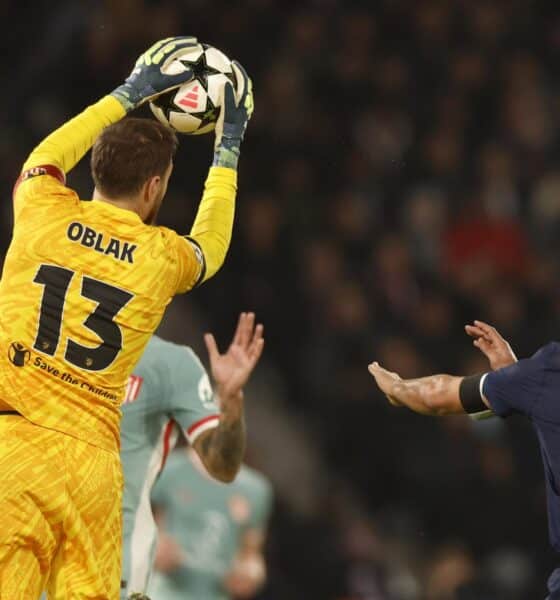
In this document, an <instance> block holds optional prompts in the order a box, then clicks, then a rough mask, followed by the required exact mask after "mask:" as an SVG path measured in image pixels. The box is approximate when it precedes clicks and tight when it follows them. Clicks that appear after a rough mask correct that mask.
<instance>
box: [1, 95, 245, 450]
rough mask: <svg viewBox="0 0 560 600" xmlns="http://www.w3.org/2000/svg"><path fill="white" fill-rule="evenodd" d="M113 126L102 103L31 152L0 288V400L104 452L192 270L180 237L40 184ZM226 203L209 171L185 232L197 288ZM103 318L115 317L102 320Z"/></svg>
mask: <svg viewBox="0 0 560 600" xmlns="http://www.w3.org/2000/svg"><path fill="white" fill-rule="evenodd" d="M123 115H124V110H123V109H122V107H121V105H120V104H119V102H118V101H117V100H115V99H114V98H112V97H106V98H104V99H102V100H101V101H99V102H98V103H97V104H95V105H93V106H91V107H89V108H87V109H86V110H85V111H84V112H83V113H82V114H80V115H78V116H77V117H75V118H74V119H72V120H71V121H69V122H68V123H66V124H65V125H63V126H62V127H61V128H60V129H59V130H57V131H55V132H54V133H52V134H51V135H49V136H48V137H47V138H46V139H45V140H44V141H43V142H42V143H41V144H39V146H38V147H37V148H36V149H35V150H34V151H33V153H32V154H31V156H30V158H29V160H28V161H27V162H26V163H25V166H24V168H25V169H34V171H33V172H31V173H30V174H29V173H28V174H24V176H23V180H22V181H21V182H20V184H19V185H18V186H17V188H16V190H15V193H14V214H15V224H14V232H13V239H12V243H11V245H10V248H9V250H8V253H7V255H6V259H5V263H4V271H3V274H2V279H1V280H0V399H1V400H3V401H4V402H5V403H7V404H8V405H9V406H11V407H12V408H13V409H15V410H17V411H19V412H20V413H21V414H23V415H24V416H25V417H26V418H27V419H29V420H30V421H32V422H34V423H36V424H38V425H42V426H44V427H49V428H52V429H56V430H58V431H61V432H62V433H66V434H69V435H72V436H74V437H77V438H79V439H83V440H86V441H88V442H89V443H91V444H95V445H97V446H99V447H101V448H105V449H109V450H111V449H112V450H114V449H115V448H117V447H118V443H119V422H120V408H119V406H120V402H121V399H122V395H123V391H124V388H125V385H126V382H127V379H128V376H129V375H130V373H131V372H132V369H133V368H134V366H135V365H136V363H137V362H138V360H139V359H140V356H141V355H142V353H143V351H144V347H145V345H146V343H147V342H148V339H149V338H150V336H151V335H152V334H153V332H154V331H155V329H156V328H157V326H158V325H159V323H160V321H161V318H162V316H163V313H164V311H165V308H166V306H167V305H168V304H169V302H170V301H171V299H172V297H173V296H174V295H175V294H177V293H181V292H186V291H188V290H190V289H192V288H193V287H194V285H195V284H196V283H197V282H198V281H199V279H200V278H201V276H202V271H203V258H202V257H201V256H200V253H199V252H197V249H196V248H195V246H194V245H193V244H192V243H190V242H189V241H187V239H186V238H185V237H183V236H180V235H178V234H177V233H175V232H174V231H172V230H170V229H167V228H165V227H153V226H148V225H145V224H144V223H143V222H142V221H141V219H140V218H139V216H138V215H137V214H136V213H134V212H132V211H129V210H124V209H121V208H118V207H115V206H114V205H111V204H109V203H106V202H100V201H93V202H81V201H80V199H79V198H78V196H77V194H76V193H75V192H74V191H73V190H71V189H70V188H68V187H66V186H65V185H63V184H62V183H61V182H60V181H59V180H58V179H57V178H56V177H54V176H51V175H49V174H44V173H42V169H41V168H40V167H41V166H45V165H54V166H55V167H56V168H57V169H60V170H62V171H64V172H66V171H68V170H69V169H71V168H72V167H73V166H74V164H75V163H76V161H77V160H79V159H80V158H81V157H82V156H83V154H84V153H85V152H86V151H87V150H88V148H89V146H91V144H92V143H93V142H94V141H95V138H96V137H97V135H99V133H100V132H101V131H102V129H103V128H104V127H105V126H106V125H108V124H109V123H111V122H113V121H116V120H118V119H119V118H120V117H122V116H123ZM235 193H236V173H235V171H233V170H231V169H225V168H219V167H213V168H211V169H210V172H209V175H208V179H207V182H206V187H205V191H204V195H203V199H202V201H201V204H200V207H199V211H198V214H197V217H196V220H195V223H194V226H193V228H192V231H191V236H192V238H193V239H194V240H195V241H196V242H197V243H198V244H199V246H200V248H201V249H202V253H203V255H204V257H205V259H206V273H205V276H204V279H208V278H209V277H211V276H212V275H213V274H214V273H215V272H216V271H217V270H218V269H219V267H220V266H221V264H222V263H223V261H224V258H225V255H226V252H227V249H228V246H229V243H230V240H231V230H232V224H233V216H234V207H235ZM126 249H128V252H126ZM132 249H133V250H132ZM45 278H46V279H45ZM53 278H54V279H53ZM61 278H62V280H64V281H62V283H61V281H60V280H61ZM47 283H48V284H49V285H47ZM88 286H89V288H92V287H93V288H94V290H93V291H94V294H93V295H92V293H91V289H89V288H88ZM88 289H89V291H88ZM123 294H125V295H126V294H128V295H129V296H130V298H129V300H128V301H127V302H126V303H124V304H122V306H120V307H119V306H116V305H115V303H114V302H115V295H117V296H122V295H123ZM99 295H101V297H102V298H103V299H104V302H101V303H100V302H99V297H98V296H99ZM47 300H48V302H47ZM49 302H50V303H49ZM121 303H122V302H121ZM111 308H112V310H113V313H115V308H116V313H115V314H109V315H108V313H107V311H108V310H110V309H111ZM57 318H58V321H57ZM92 321H93V323H92ZM100 321H101V324H100ZM96 323H97V324H96ZM100 325H101V329H100ZM107 328H108V334H107ZM45 331H46V332H47V336H46V338H45V336H41V335H40V334H41V333H44V332H45ZM103 332H105V333H103ZM43 338H44V339H43ZM76 347H79V348H80V349H81V350H80V351H79V352H78V354H79V356H78V357H77V358H78V360H77V361H76V356H75V354H76V352H75V351H74V355H73V350H72V348H76ZM104 352H105V353H109V354H111V353H112V355H114V356H113V358H112V360H111V361H110V362H109V363H107V361H105V363H103V362H101V363H99V361H98V358H99V355H100V354H103V353H104ZM99 364H101V368H100V367H99Z"/></svg>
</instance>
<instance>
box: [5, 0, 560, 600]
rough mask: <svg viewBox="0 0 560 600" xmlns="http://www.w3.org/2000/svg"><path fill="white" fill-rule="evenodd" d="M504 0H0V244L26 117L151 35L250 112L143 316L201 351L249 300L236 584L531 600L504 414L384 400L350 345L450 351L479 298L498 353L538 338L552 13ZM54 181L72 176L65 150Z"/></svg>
mask: <svg viewBox="0 0 560 600" xmlns="http://www.w3.org/2000/svg"><path fill="white" fill-rule="evenodd" d="M554 4H555V3H545V2H542V3H539V2H537V1H530V0H526V1H523V0H495V1H493V0H456V1H445V0H442V1H437V0H436V1H431V0H427V1H412V0H410V1H407V0H376V1H375V2H371V1H370V2H366V1H364V2H361V3H359V2H350V1H343V0H316V1H315V2H310V1H300V2H289V1H284V2H275V1H273V0H246V1H244V2H239V3H237V2H233V3H231V2H218V1H204V0H186V1H181V2H179V1H178V0H177V1H172V0H168V1H165V0H161V1H158V2H155V1H154V2H149V1H142V0H118V1H117V0H114V1H105V2H103V1H87V0H82V1H80V2H74V1H73V0H67V1H64V0H58V1H54V2H53V1H52V0H51V1H49V2H47V1H46V0H34V2H33V3H29V2H2V3H0V18H1V20H2V23H3V25H4V26H3V32H2V42H1V44H2V46H4V47H3V49H2V57H3V58H2V61H1V62H0V76H1V81H2V98H1V100H0V109H1V110H0V119H1V121H2V124H1V131H2V135H1V137H0V191H1V195H2V198H3V199H4V201H3V203H2V205H1V207H0V251H1V252H4V251H5V249H6V248H7V245H8V243H9V240H10V228H11V206H10V191H11V186H12V184H13V181H14V180H15V178H16V176H17V174H18V170H19V168H20V166H21V164H22V162H23V160H24V158H25V156H26V154H27V153H28V152H29V151H30V150H31V149H32V147H33V145H34V144H35V143H37V142H38V141H39V140H40V139H41V138H42V137H43V136H44V135H45V134H47V133H48V132H49V131H50V130H52V129H53V128H54V127H55V126H57V125H59V124H61V123H62V122H63V121H64V120H66V119H67V118H69V117H70V116H72V115H73V114H74V113H76V112H78V111H79V110H81V109H82V108H83V107H85V106H86V105H87V104H89V103H91V102H93V101H94V100H96V99H97V98H98V97H100V96H102V95H103V94H105V93H107V92H109V91H110V90H112V89H113V88H114V87H115V86H116V85H118V84H119V83H120V81H121V80H122V79H123V78H124V76H125V75H127V74H128V72H129V71H130V69H131V66H132V63H133V60H134V58H135V57H136V56H137V55H138V54H139V53H140V52H141V51H142V50H143V49H144V48H145V47H147V46H148V45H149V44H151V43H152V42H153V41H154V40H155V39H158V38H161V37H164V36H166V35H174V34H178V33H181V34H184V33H186V34H195V35H197V36H198V37H199V39H201V40H203V41H206V42H209V43H212V44H214V45H216V46H218V47H219V48H220V49H222V50H224V51H225V52H226V53H227V54H229V55H230V56H231V57H234V58H237V59H239V60H240V61H241V62H242V63H243V64H244V65H245V66H246V67H247V69H248V71H249V72H250V74H251V75H252V76H253V79H254V86H255V96H256V112H255V116H254V119H253V121H252V122H251V124H250V127H249V132H248V135H247V140H246V143H245V144H244V147H243V149H242V157H241V163H240V193H239V203H238V206H239V209H238V216H237V222H236V227H235V233H234V238H233V245H232V248H231V251H230V254H229V257H228V260H227V262H226V265H225V267H224V268H223V269H222V271H221V272H220V273H219V275H218V276H217V277H216V278H215V279H214V280H213V281H211V282H210V283H209V284H207V285H206V286H204V287H203V288H202V289H200V290H198V291H196V292H195V293H193V294H191V295H189V296H186V297H184V298H178V299H177V300H176V301H175V302H174V303H173V305H172V307H171V309H170V311H169V313H168V316H167V317H166V319H165V321H164V324H163V326H162V329H161V333H162V335H164V336H165V337H168V338H171V339H173V340H176V341H180V342H184V343H189V344H191V345H193V346H194V347H195V348H196V349H197V350H199V351H200V352H202V346H201V343H200V342H201V333H202V332H203V331H204V330H206V329H211V330H214V331H215V332H216V333H217V334H218V336H219V338H220V339H221V340H222V341H223V342H225V341H226V340H227V338H228V336H229V334H230V332H231V331H232V328H233V325H234V320H235V317H236V315H237V313H238V312H239V311H240V310H242V309H251V310H255V311H256V312H257V314H258V316H259V318H260V319H261V320H262V321H263V322H264V323H265V326H266V338H267V348H266V352H265V358H264V360H263V363H262V365H261V366H260V367H259V369H258V374H257V376H256V377H255V381H254V382H253V384H252V386H251V389H250V393H249V395H248V403H247V404H248V411H249V437H250V449H249V462H250V463H251V464H253V465H254V466H256V467H257V468H259V469H261V470H262V471H263V472H265V473H266V474H267V475H268V476H269V477H270V478H271V480H272V481H273V483H274V485H275V488H276V494H277V499H276V508H275V514H274V518H273V520H272V523H271V531H270V540H269V544H268V549H267V555H268V561H269V569H270V579H269V585H268V586H267V589H266V590H264V592H263V593H262V594H261V596H259V598H261V599H270V600H276V599H279V600H280V599H282V600H287V599H289V600H409V599H410V600H412V599H422V600H424V599H425V600H446V599H448V598H453V597H454V593H455V591H454V590H456V589H458V587H459V586H460V585H461V584H464V585H463V592H462V594H464V595H461V596H458V597H461V598H473V599H476V600H484V599H486V598H488V599H495V598H504V599H507V600H516V599H519V600H521V599H523V600H529V599H531V600H533V599H535V598H541V597H543V596H544V582H545V578H546V575H547V572H548V571H549V570H550V568H551V567H552V566H553V565H554V563H555V560H556V559H555V557H554V556H553V554H552V552H551V551H550V550H549V549H548V544H547V537H546V513H545V504H544V502H545V500H544V490H543V485H542V467H541V464H540V460H539V456H538V450H537V444H536V442H535V439H534V438H533V434H532V431H531V429H530V426H529V425H528V424H527V423H524V422H522V421H521V420H520V419H511V420H510V422H507V423H502V422H501V421H496V422H494V421H487V422H485V423H481V424H472V423H471V422H470V421H469V420H468V419H466V418H448V419H442V420H435V419H427V418H422V417H418V416H415V415H412V414H410V413H408V412H407V411H401V410H396V409H393V408H390V407H388V406H387V404H386V402H385V401H384V400H383V398H382V397H380V395H379V394H378V392H377V391H376V388H375V386H374V383H373V381H372V380H371V378H370V376H369V375H368V373H367V371H366V365H367V364H368V362H369V361H370V360H371V359H374V358H375V359H378V360H379V361H380V362H381V363H382V364H384V365H385V366H388V367H390V368H393V369H395V370H397V371H398V372H399V373H400V374H402V375H404V376H416V375H422V374H427V373H430V372H434V371H450V372H452V373H473V372H477V371H481V370H483V369H485V364H484V361H483V360H481V357H480V356H478V355H477V353H476V352H475V350H474V349H473V348H472V346H471V344H470V341H469V340H468V339H467V337H466V336H465V334H464V332H463V325H464V323H466V322H468V321H471V320H472V319H474V318H482V319H485V320H487V321H489V322H491V323H494V324H495V325H496V326H497V327H498V328H499V329H500V330H501V331H502V332H503V334H504V335H505V336H507V337H508V338H509V339H510V340H511V342H512V345H513V346H514V348H515V349H516V350H517V351H518V354H519V355H526V354H528V353H531V352H532V351H533V350H534V349H536V348H537V347H538V346H539V345H540V344H542V343H544V342H545V341H548V340H549V339H551V338H554V337H555V336H556V331H557V327H558V307H559V302H560V290H559V287H558V281H559V280H558V270H559V266H560V263H559V259H558V250H559V245H560V242H559V239H560V238H559V236H558V232H559V222H560V160H559V159H560V154H559V150H560V145H559V141H560V138H559V107H560V103H559V88H558V80H557V78H554V77H553V75H554V73H557V64H558V60H559V59H560V18H559V15H558V11H557V9H556V10H555V11H554V12H553V10H554V9H553V5H554ZM211 148H212V136H206V137H205V138H204V137H203V138H196V139H191V138H188V139H183V140H182V147H181V149H180V153H179V155H178V157H177V160H176V167H175V172H174V175H173V178H172V182H171V185H170V189H169V193H168V198H167V201H166V203H165V206H164V209H163V211H162V214H161V223H162V224H165V225H168V226H171V227H174V228H177V229H178V230H181V231H186V230H188V228H189V226H190V224H191V222H192V218H193V215H194V210H195V207H196V203H197V200H198V198H199V195H200V191H201V188H202V183H203V180H204V177H205V175H206V170H207V167H208V165H209V164H210V160H211ZM69 183H70V185H71V186H73V187H76V188H77V189H78V190H79V191H80V193H81V195H82V197H85V198H87V197H89V196H90V192H91V184H90V181H89V175H88V167H87V161H84V162H83V163H82V165H81V166H80V167H78V168H77V169H76V170H75V171H74V172H72V174H71V176H70V178H69Z"/></svg>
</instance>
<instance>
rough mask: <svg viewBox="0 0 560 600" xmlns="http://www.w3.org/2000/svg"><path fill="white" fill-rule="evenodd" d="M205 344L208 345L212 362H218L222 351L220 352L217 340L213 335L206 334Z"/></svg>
mask: <svg viewBox="0 0 560 600" xmlns="http://www.w3.org/2000/svg"><path fill="white" fill-rule="evenodd" d="M204 343H205V344H206V349H207V350H208V356H209V357H210V361H213V360H216V359H217V358H218V357H219V356H220V351H219V350H218V345H217V344H216V340H215V338H214V336H213V335H212V334H211V333H205V334H204Z"/></svg>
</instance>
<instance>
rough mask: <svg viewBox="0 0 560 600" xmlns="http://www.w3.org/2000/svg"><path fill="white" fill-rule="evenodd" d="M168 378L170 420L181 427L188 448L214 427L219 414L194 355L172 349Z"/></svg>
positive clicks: (205, 378) (203, 370) (191, 352)
mask: <svg viewBox="0 0 560 600" xmlns="http://www.w3.org/2000/svg"><path fill="white" fill-rule="evenodd" d="M169 367H170V368H172V369H173V372H172V373H171V374H170V375H171V376H170V378H169V402H170V412H171V416H172V417H173V419H174V420H175V421H176V422H177V423H178V424H179V425H180V426H181V428H182V429H183V431H184V433H185V435H186V437H187V439H188V441H189V443H190V444H193V443H194V442H195V440H196V438H198V436H199V435H200V434H201V433H203V432H204V431H208V430H209V429H212V428H214V427H217V426H218V424H219V422H220V411H219V409H218V406H217V404H216V402H215V399H214V392H213V390H212V385H211V383H210V378H209V377H208V373H207V372H206V369H205V368H204V367H203V366H202V363H201V362H200V360H199V359H198V357H197V356H196V354H195V353H194V352H193V351H192V350H191V349H190V348H187V347H185V346H175V347H174V351H173V360H172V361H169Z"/></svg>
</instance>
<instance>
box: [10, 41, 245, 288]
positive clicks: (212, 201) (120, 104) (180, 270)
mask: <svg viewBox="0 0 560 600" xmlns="http://www.w3.org/2000/svg"><path fill="white" fill-rule="evenodd" d="M195 44H197V40H196V38H194V37H175V38H167V39H165V40H160V41H159V42H157V43H156V44H154V45H153V46H152V47H151V48H150V49H149V50H147V51H146V52H145V53H144V54H142V55H141V56H140V58H139V59H138V60H137V62H136V64H135V67H134V69H133V71H132V73H131V74H130V76H129V77H128V78H127V79H126V80H125V82H124V83H123V84H122V85H120V86H119V87H117V88H116V89H115V90H114V91H113V92H112V93H111V94H109V95H107V96H105V97H104V98H102V99H101V100H99V101H98V102H97V103H96V104H94V105H92V106H90V107H88V108H86V109H85V110H84V111H83V112H82V113H80V114H79V115H78V116H76V117H74V118H73V119H71V120H70V121H68V122H67V123H65V124H64V125H63V126H62V127H60V128H59V129H57V130H56V131H54V132H53V133H52V134H50V135H49V136H48V137H47V138H46V139H45V140H43V141H42V142H41V143H40V144H39V145H38V146H37V148H35V150H34V151H33V152H32V153H31V155H30V156H29V158H28V159H27V161H26V162H25V164H24V167H23V170H22V173H21V175H20V177H19V179H18V181H17V183H16V187H15V191H14V212H15V219H16V221H17V220H18V219H19V216H20V214H21V211H22V209H23V208H24V207H25V206H31V205H32V204H33V205H36V204H40V205H42V206H43V207H44V208H47V207H48V206H49V205H52V204H53V203H56V204H60V203H61V202H67V203H68V202H70V201H74V202H77V201H78V197H77V195H76V194H75V193H74V192H73V191H72V190H70V189H69V188H67V187H65V180H66V173H68V171H70V170H71V169H72V168H73V167H74V166H75V165H76V163H77V162H78V161H79V160H80V159H81V158H82V157H83V156H84V154H85V153H86V152H87V151H88V150H89V149H90V148H93V150H92V159H91V171H92V177H93V180H94V182H95V190H94V194H93V200H97V201H101V202H105V203H109V204H113V205H114V206H116V207H118V208H122V209H126V210H130V211H132V212H135V213H136V214H138V216H139V217H140V219H141V220H142V221H143V222H144V223H146V224H149V225H152V224H154V223H155V219H156V217H157V214H158V211H159V208H160V206H161V203H162V201H163V197H164V195H165V193H166V190H167V184H168V181H169V177H170V175H171V172H172V169H173V157H174V154H175V150H176V147H177V138H176V135H175V133H174V132H173V131H172V130H170V129H168V128H166V127H164V126H163V125H161V124H160V123H158V122H156V121H155V120H152V119H135V118H127V119H124V120H123V117H125V116H126V114H127V113H128V112H130V111H131V110H133V109H135V108H137V107H138V106H140V105H142V104H143V103H145V102H147V101H149V100H152V99H153V98H155V97H157V96H158V95H160V94H162V93H165V92H167V91H169V90H170V89H174V88H176V87H179V86H181V85H182V84H184V83H186V82H188V81H190V80H191V79H192V77H193V73H192V71H191V70H189V69H185V70H183V71H182V72H181V73H180V74H178V75H168V74H166V71H167V69H166V67H167V66H168V65H169V64H170V63H171V62H172V61H173V60H175V58H176V57H177V56H178V55H179V54H180V53H181V52H184V50H185V49H186V48H189V47H190V46H193V45H195ZM233 69H234V72H235V75H236V81H237V85H236V89H234V87H233V86H232V84H231V83H229V82H228V83H227V84H226V85H225V86H224V89H223V97H222V103H221V104H222V110H221V111H220V116H219V119H218V121H217V123H216V129H215V136H216V139H215V145H214V158H213V164H212V166H211V168H210V171H209V173H208V177H207V179H206V183H205V189H204V193H203V196H202V200H201V202H200V206H199V209H198V212H197V215H196V219H195V222H194V225H193V226H192V228H191V231H190V232H189V234H188V235H186V236H180V235H177V234H175V233H174V232H171V231H169V230H166V229H165V228H159V229H160V231H161V234H162V235H163V236H164V238H165V239H166V242H165V243H166V246H167V249H168V253H169V255H170V260H171V261H172V262H173V263H175V264H176V275H177V276H176V278H174V280H173V283H172V288H173V293H181V292H185V291H188V290H190V289H192V288H193V287H194V286H195V285H197V284H199V283H201V282H203V281H205V280H207V279H209V278H210V277H211V276H212V275H214V274H215V273H216V272H217V271H218V269H219V268H220V267H221V265H222V264H223V262H224V260H225V257H226V254H227V251H228V248H229V244H230V241H231V233H232V228H233V219H234V214H235V197H236V192H237V163H238V159H239V152H240V146H241V142H242V140H243V136H244V133H245V129H246V127H247V123H248V121H249V119H250V117H251V114H252V112H253V94H252V85H251V80H250V79H249V77H248V76H247V74H246V72H245V70H244V69H243V67H242V66H241V65H240V64H239V63H233ZM22 184H23V185H22ZM76 231H77V230H76ZM182 233H186V232H184V231H183V232H182ZM76 235H77V233H76Z"/></svg>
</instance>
